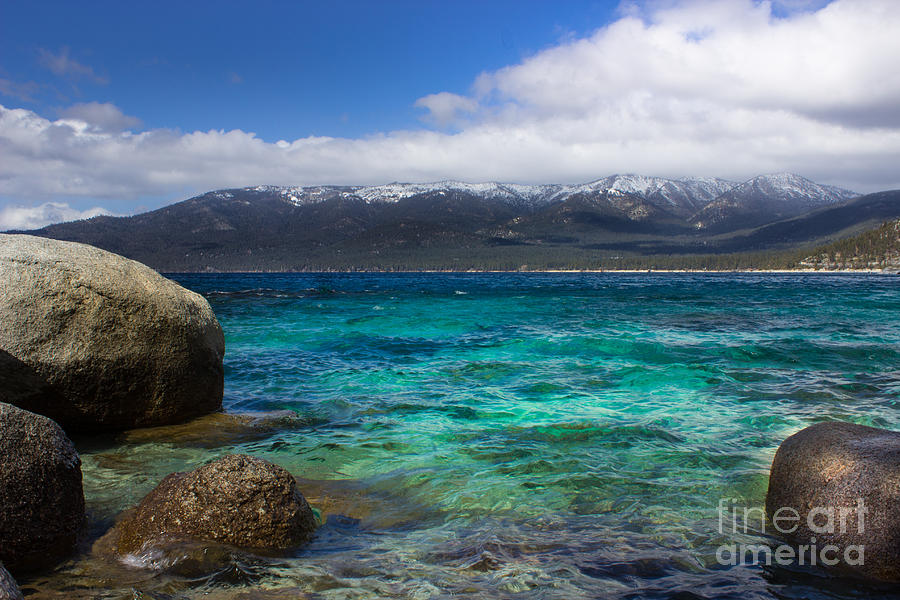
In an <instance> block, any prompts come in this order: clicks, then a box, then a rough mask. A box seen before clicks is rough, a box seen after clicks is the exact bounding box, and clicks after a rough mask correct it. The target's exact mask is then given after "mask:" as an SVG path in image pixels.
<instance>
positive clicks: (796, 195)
mask: <svg viewBox="0 0 900 600" xmlns="http://www.w3.org/2000/svg"><path fill="white" fill-rule="evenodd" d="M857 196H859V194H857V193H856V192H852V191H850V190H845V189H842V188H839V187H835V186H831V185H822V184H819V183H815V182H814V181H810V180H809V179H806V178H804V177H800V176H799V175H794V174H792V173H776V174H773V175H760V176H759V177H754V178H753V179H750V180H749V181H745V182H744V183H742V184H740V185H738V186H735V187H734V188H732V189H731V190H729V191H727V192H725V193H723V194H722V195H720V196H719V197H717V198H716V199H715V200H713V201H712V202H709V203H708V204H706V205H705V206H704V207H703V208H701V209H700V210H699V211H698V212H697V213H696V214H695V215H694V216H693V217H692V218H691V221H692V222H694V224H695V225H696V226H697V227H698V228H701V229H702V228H709V227H714V226H718V225H722V224H724V223H728V222H729V221H734V220H736V219H745V218H748V220H747V221H746V222H745V223H744V225H745V226H752V225H754V224H755V223H754V221H755V220H759V218H760V217H766V218H769V219H772V218H787V217H792V216H797V215H800V214H803V213H805V212H808V211H810V210H814V209H817V208H822V207H825V206H830V205H833V204H838V203H841V202H846V201H847V200H851V199H853V198H856V197H857Z"/></svg>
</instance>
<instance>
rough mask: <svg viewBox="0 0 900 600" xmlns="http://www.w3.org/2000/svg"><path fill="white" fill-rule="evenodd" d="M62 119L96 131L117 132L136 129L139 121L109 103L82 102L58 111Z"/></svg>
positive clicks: (139, 124)
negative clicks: (80, 123)
mask: <svg viewBox="0 0 900 600" xmlns="http://www.w3.org/2000/svg"><path fill="white" fill-rule="evenodd" d="M59 115H60V116H61V117H63V118H64V119H70V120H75V121H81V122H83V123H85V124H86V125H88V126H89V127H91V128H92V129H94V130H96V131H110V132H118V131H124V130H126V129H137V128H138V127H140V126H141V120H140V119H138V118H137V117H130V116H128V115H126V114H125V113H123V112H122V111H121V110H120V109H119V107H118V106H116V105H115V104H111V103H109V102H104V103H101V102H84V103H81V104H73V105H72V106H70V107H68V108H66V109H63V110H61V111H60V113H59Z"/></svg>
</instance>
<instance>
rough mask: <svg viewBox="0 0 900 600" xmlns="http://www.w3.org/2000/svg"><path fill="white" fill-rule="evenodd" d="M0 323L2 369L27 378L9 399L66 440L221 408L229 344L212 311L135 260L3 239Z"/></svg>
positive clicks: (69, 245) (29, 239)
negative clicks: (50, 423) (60, 430)
mask: <svg viewBox="0 0 900 600" xmlns="http://www.w3.org/2000/svg"><path fill="white" fill-rule="evenodd" d="M0 324H2V327H0V350H3V351H4V353H5V355H6V356H4V357H3V360H0V369H3V370H4V371H5V372H6V373H7V375H6V376H5V378H6V379H13V380H16V379H18V378H20V377H23V378H25V379H27V382H24V383H22V384H17V390H16V391H15V394H9V397H8V398H7V399H8V400H9V401H10V402H12V403H15V404H16V405H17V406H19V407H21V408H25V409H26V410H31V411H33V412H38V413H40V414H43V415H46V416H48V417H50V418H52V419H54V420H55V421H57V422H58V423H59V424H60V425H62V427H64V428H65V429H66V430H68V431H70V432H71V431H98V430H120V429H130V428H135V427H149V426H152V425H163V424H169V423H176V422H181V421H185V420H187V419H190V418H192V417H196V416H199V415H202V414H207V413H209V412H213V411H216V410H218V409H219V408H221V405H222V385H223V374H224V371H223V367H222V357H223V354H224V346H225V342H224V338H223V336H222V329H221V327H219V323H218V321H217V320H216V317H215V314H213V311H212V309H211V308H210V306H209V303H208V302H207V301H206V300H205V299H204V298H203V297H201V296H199V295H198V294H195V293H193V292H191V291H188V290H186V289H184V288H183V287H181V286H179V285H178V284H176V283H174V282H173V281H170V280H168V279H166V278H164V277H162V276H160V275H159V274H158V273H156V272H155V271H154V270H152V269H150V268H149V267H147V266H145V265H142V264H140V263H138V262H135V261H132V260H128V259H126V258H123V257H121V256H118V255H116V254H112V253H110V252H106V251H104V250H100V249H98V248H94V247H92V246H87V245H85V244H76V243H73V242H60V241H57V240H49V239H44V238H39V237H33V236H29V235H4V234H0ZM9 357H12V358H13V359H15V360H16V361H18V362H13V361H10V360H9ZM25 367H27V369H28V370H27V371H26V370H25ZM13 371H15V372H13ZM3 378H4V376H0V379H3ZM23 381H24V379H23ZM19 388H21V389H19ZM34 390H38V391H39V392H40V393H37V392H35V391H34ZM41 390H42V391H41ZM48 390H49V392H50V393H49V394H48V393H46V392H47V391H48Z"/></svg>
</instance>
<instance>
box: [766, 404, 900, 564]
mask: <svg viewBox="0 0 900 600" xmlns="http://www.w3.org/2000/svg"><path fill="white" fill-rule="evenodd" d="M766 513H767V514H768V516H769V519H770V521H771V522H772V524H773V527H775V532H776V533H780V534H781V535H783V536H784V537H785V538H786V539H787V540H788V541H790V542H792V543H794V544H806V545H807V551H808V552H809V551H810V549H812V551H813V552H815V553H816V554H817V555H818V558H819V560H818V564H824V565H825V566H833V567H834V568H836V569H839V570H847V571H852V572H854V573H855V574H858V575H862V576H865V577H870V578H875V579H879V580H887V581H900V554H898V553H897V548H898V547H900V433H898V432H895V431H888V430H885V429H876V428H874V427H866V426H864V425H855V424H853V423H841V422H830V423H819V424H816V425H812V426H810V427H807V428H806V429H803V430H802V431H800V432H798V433H795V434H794V435H792V436H790V437H789V438H787V439H786V440H785V441H784V442H783V443H782V444H781V446H780V447H779V448H778V452H777V453H776V454H775V460H774V461H773V463H772V470H771V473H770V475H769V491H768V494H767V496H766ZM813 545H814V546H813ZM826 546H833V549H829V550H825V547H826ZM801 548H802V546H801ZM822 557H825V558H826V561H827V562H826V561H822ZM834 561H836V562H835V564H829V563H831V562H834Z"/></svg>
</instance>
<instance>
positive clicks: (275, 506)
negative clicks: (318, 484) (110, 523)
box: [98, 454, 316, 555]
mask: <svg viewBox="0 0 900 600" xmlns="http://www.w3.org/2000/svg"><path fill="white" fill-rule="evenodd" d="M315 528H316V519H315V516H314V515H313V512H312V509H310V507H309V504H307V503H306V500H305V499H304V498H303V496H302V495H301V494H300V492H299V491H298V490H297V483H296V481H295V479H294V477H293V476H292V475H291V474H290V473H288V472H287V471H286V470H284V469H283V468H281V467H279V466H277V465H274V464H272V463H270V462H268V461H265V460H262V459H259V458H254V457H252V456H246V455H242V454H232V455H228V456H225V457H224V458H220V459H219V460H216V461H214V462H212V463H209V464H207V465H204V466H202V467H200V468H198V469H195V470H193V471H190V472H187V473H173V474H171V475H169V476H167V477H166V478H165V479H163V480H162V482H160V484H159V485H158V486H156V488H155V489H154V490H153V491H151V492H150V493H149V494H147V496H146V497H145V498H144V499H143V500H142V501H141V502H140V503H139V504H138V506H137V507H135V508H134V509H132V510H130V511H128V512H127V513H126V514H125V515H124V516H123V517H122V519H121V520H120V521H119V522H118V523H117V524H116V526H115V527H114V528H113V529H112V530H111V531H110V532H109V533H108V534H107V535H106V536H104V539H102V540H100V542H98V544H100V546H111V547H112V548H113V549H114V550H115V552H117V553H118V554H120V555H126V554H138V553H141V552H146V551H147V550H148V548H153V547H154V546H169V545H170V544H171V541H172V540H178V539H185V540H201V541H209V542H217V543H222V544H229V545H232V546H237V547H239V548H245V549H255V550H267V551H272V550H275V551H280V550H286V549H289V548H293V547H296V546H300V545H302V544H304V543H305V542H307V541H308V540H309V538H310V537H311V536H312V534H313V532H314V531H315Z"/></svg>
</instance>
